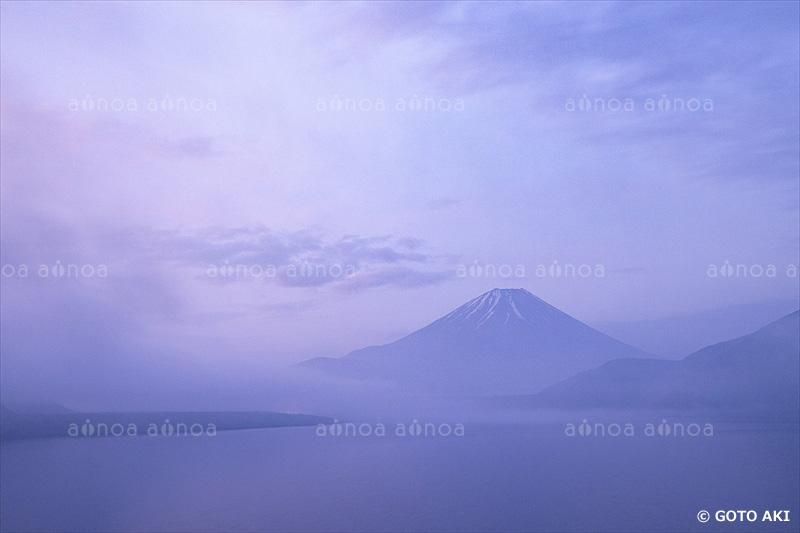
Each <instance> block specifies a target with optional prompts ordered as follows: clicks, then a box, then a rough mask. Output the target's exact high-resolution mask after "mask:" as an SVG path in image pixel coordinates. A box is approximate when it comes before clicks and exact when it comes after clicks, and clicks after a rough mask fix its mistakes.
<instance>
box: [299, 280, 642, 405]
mask: <svg viewBox="0 0 800 533" xmlns="http://www.w3.org/2000/svg"><path fill="white" fill-rule="evenodd" d="M619 357H650V355H649V354H647V353H644V352H642V351H640V350H637V349H636V348H633V347H631V346H628V345H627V344H623V343H621V342H619V341H617V340H615V339H612V338H611V337H609V336H607V335H604V334H603V333H600V332H599V331H597V330H595V329H593V328H591V327H589V326H587V325H586V324H584V323H583V322H580V321H579V320H576V319H574V318H572V317H571V316H569V315H567V314H566V313H563V312H561V311H559V310H558V309H556V308H555V307H553V306H552V305H550V304H548V303H547V302H545V301H543V300H541V299H540V298H537V297H536V296H534V295H533V294H531V293H530V292H528V291H526V290H525V289H493V290H491V291H489V292H487V293H485V294H482V295H481V296H478V297H477V298H475V299H473V300H470V301H469V302H467V303H466V304H464V305H462V306H461V307H459V308H457V309H455V310H454V311H452V312H450V313H448V314H447V315H445V316H443V317H442V318H440V319H439V320H436V321H435V322H433V323H431V324H429V325H427V326H425V327H424V328H422V329H420V330H418V331H415V332H414V333H411V334H410V335H407V336H405V337H403V338H402V339H399V340H397V341H395V342H393V343H390V344H386V345H383V346H369V347H367V348H362V349H361V350H356V351H354V352H351V353H350V354H348V355H346V356H345V357H342V358H340V359H331V358H326V357H319V358H316V359H311V360H309V361H306V362H304V363H301V364H300V366H301V367H303V368H306V369H311V370H314V371H317V372H322V373H324V374H326V375H333V376H338V377H341V378H346V379H354V380H379V381H385V382H389V383H391V384H392V385H394V386H397V387H399V388H403V389H410V390H416V391H424V392H436V393H463V394H498V393H506V394H524V393H532V392H536V391H538V390H540V389H541V388H543V387H545V386H548V385H551V384H553V383H556V382H557V381H560V380H562V379H566V378H568V377H570V376H572V375H574V374H576V373H578V372H581V371H583V370H588V369H590V368H594V367H596V366H599V365H601V364H603V363H605V362H607V361H610V360H611V359H616V358H619Z"/></svg>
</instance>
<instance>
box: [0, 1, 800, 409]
mask: <svg viewBox="0 0 800 533" xmlns="http://www.w3.org/2000/svg"><path fill="white" fill-rule="evenodd" d="M0 14H1V15H2V21H1V22H0V30H1V34H2V35H1V36H0V39H1V42H0V44H1V45H2V52H1V53H2V81H1V88H2V95H1V105H2V167H1V170H2V182H1V185H2V204H1V206H2V214H1V215H0V219H1V221H2V250H1V252H2V260H1V261H0V262H1V263H2V265H3V277H2V278H1V279H0V282H1V283H2V303H1V304H0V311H2V345H1V346H2V365H3V376H2V385H3V387H4V391H5V392H6V393H7V394H15V393H20V391H25V390H29V391H30V390H48V391H51V392H52V395H54V396H55V397H61V396H65V395H66V396H68V395H75V394H79V391H81V390H85V389H86V388H87V384H88V388H90V389H94V390H99V391H101V393H102V394H106V395H111V394H113V393H114V391H119V390H123V389H125V390H127V389H130V390H137V388H140V387H141V383H142V382H143V381H146V382H147V383H148V384H149V385H152V390H153V391H158V390H159V387H170V386H171V383H172V382H173V381H174V380H178V378H176V377H175V376H183V375H185V374H191V375H216V374H218V373H228V374H230V375H232V376H235V375H237V374H239V373H241V374H243V375H244V374H246V375H253V374H254V373H257V372H258V371H260V370H261V367H263V366H269V365H272V364H277V365H282V364H287V363H290V362H294V361H298V360H302V359H305V358H307V357H311V356H315V355H329V356H338V355H343V354H344V353H346V352H348V351H350V350H352V349H356V348H360V347H362V346H365V345H368V344H378V343H385V342H389V341H391V340H394V339H396V338H398V337H399V336H401V335H403V334H405V333H408V332H410V331H413V330H414V329H417V328H419V327H421V326H423V325H425V324H427V323H428V322H430V321H432V320H434V319H436V318H438V317H439V316H441V315H443V314H445V313H446V312H448V311H450V310H452V309H453V308H455V307H457V306H458V305H460V304H462V303H464V302H465V301H467V300H469V299H470V298H473V297H475V296H477V295H478V294H480V293H482V292H484V291H486V290H489V289H491V288H493V287H523V288H526V289H528V290H530V291H531V292H533V293H534V294H536V295H538V296H540V297H541V298H543V299H545V300H547V301H548V302H550V303H552V304H553V305H555V306H557V307H559V308H560V309H562V310H564V311H566V312H568V313H570V314H572V315H573V316H575V317H576V318H578V319H580V320H583V321H585V322H588V323H590V324H599V323H628V322H636V321H642V320H659V319H664V318H667V317H672V316H679V315H691V314H698V313H703V312H707V311H709V310H714V309H725V308H729V307H736V306H739V307H741V306H746V305H762V304H763V302H767V301H780V302H784V304H783V305H784V306H785V307H788V310H791V308H792V307H793V306H794V307H796V305H795V304H796V303H797V300H798V294H799V291H798V278H797V277H791V276H790V275H788V274H787V268H789V267H790V265H793V266H795V267H796V266H797V265H798V263H800V258H799V257H798V253H799V252H798V249H799V247H800V239H799V238H798V235H799V234H800V229H799V226H800V217H799V214H798V202H799V201H800V191H799V190H798V176H800V155H799V153H798V146H800V109H799V105H800V104H799V103H798V102H800V93H799V89H798V76H800V68H799V65H800V52H799V50H798V47H799V46H800V45H798V42H800V35H799V32H798V27H799V26H800V18H799V17H798V6H797V3H795V2H752V3H748V2H730V3H721V2H719V3H718V2H697V3H692V2H661V3H657V2H647V3H634V2H622V3H601V2H588V3H578V2H562V3H555V2H553V3H550V2H523V3H512V2H498V3H489V2H483V3H447V2H433V3H423V2H415V3H390V2H380V3H351V4H344V3H329V2H325V3H313V2H312V3H286V4H280V3H265V4H261V3H256V2H239V3H235V2H224V3H222V2H208V3H192V2H165V3H155V2H146V3H145V2H131V3H125V2H109V3H101V2H85V3H70V2H41V3H37V2H13V3H12V2H3V3H2V4H0ZM584 95H585V98H584ZM676 99H677V100H680V101H676ZM587 103H588V104H589V105H588V106H587ZM400 104H402V105H400ZM676 104H677V105H678V106H679V108H678V109H675V105H676ZM104 106H108V107H107V108H106V107H104ZM418 106H422V109H417V107H418ZM426 106H427V109H426ZM680 106H683V109H681V108H680ZM615 109H616V110H615ZM57 261H60V262H61V264H62V265H69V264H75V265H78V266H81V267H83V266H85V265H88V266H90V267H91V270H92V272H93V274H92V275H91V276H84V275H83V274H81V275H80V276H79V277H74V276H72V277H70V276H67V274H66V273H65V275H64V276H60V277H59V276H56V277H54V276H52V275H50V276H48V277H43V276H41V275H40V270H39V269H40V265H42V264H45V265H47V266H48V267H49V268H50V269H52V268H53V267H54V266H56V267H58V266H59V265H58V264H57V263H56V262H57ZM226 261H227V263H226ZM725 261H730V262H731V263H733V264H741V265H744V268H745V269H746V270H747V271H748V275H747V277H741V276H740V277H733V278H731V277H728V276H725V277H722V276H718V277H716V278H713V277H709V275H708V267H709V265H710V264H714V265H717V266H719V267H721V266H723V265H724V263H725ZM306 262H308V263H307V264H309V265H312V267H321V270H319V269H317V270H316V272H315V274H316V275H313V276H303V275H301V272H300V270H297V271H295V275H292V271H291V270H290V266H291V265H295V266H296V265H304V264H306ZM554 262H557V263H558V266H559V267H561V266H565V265H574V267H576V269H577V267H580V266H581V265H586V267H584V269H583V270H582V271H580V270H579V272H583V273H586V272H587V270H586V269H587V268H589V270H590V271H591V274H590V275H587V276H585V277H583V276H581V275H580V274H577V273H576V274H575V275H573V276H571V277H570V276H564V275H563V274H562V275H561V276H556V275H552V274H550V271H549V269H550V268H551V267H553V266H554ZM228 264H229V265H233V266H236V265H243V268H245V269H246V270H247V272H246V273H245V274H244V275H237V276H230V277H229V276H221V275H220V273H219V269H221V268H223V267H225V266H226V265H228ZM487 264H491V265H494V266H495V267H496V268H500V267H502V266H503V265H507V268H505V269H502V268H501V269H500V271H499V272H497V273H496V275H495V276H491V275H490V276H486V275H485V273H484V272H485V266H486V265H487ZM21 265H25V266H27V268H28V269H29V273H28V276H27V277H22V276H21V275H20V270H21V268H20V266H21ZM101 265H102V266H103V267H105V269H106V270H105V271H104V273H105V274H106V275H104V276H101V275H99V274H98V269H100V267H101ZM476 265H478V266H481V270H480V272H479V271H478V270H476ZM540 265H541V266H540ZM768 265H774V266H775V272H774V276H767V275H766V273H765V274H763V275H762V276H761V277H758V278H755V277H753V275H752V274H753V273H754V272H755V273H758V272H759V268H767V266H768ZM212 266H213V267H214V268H210V267H212ZM270 266H272V267H274V270H271V269H270ZM520 266H521V267H522V270H520ZM469 267H472V270H468V268H469ZM537 267H538V268H539V270H538V272H537ZM598 267H599V268H598ZM756 267H758V268H756ZM339 269H341V270H339ZM542 271H544V275H541V274H542ZM57 272H58V271H57ZM84 272H89V269H88V268H86V269H84ZM553 272H554V273H558V270H555V269H554V270H553ZM337 273H339V274H338V275H337ZM479 273H480V275H476V274H479ZM502 273H506V274H510V275H508V276H502V275H501V274H502ZM537 273H538V274H540V275H537ZM214 274H217V275H216V276H214ZM239 274H241V271H240V273H239ZM321 274H325V275H324V276H323V275H321ZM600 274H602V275H600ZM786 302H788V303H786ZM792 302H794V303H792ZM788 310H787V312H788ZM772 318H774V317H769V319H770V320H771V319H772ZM744 333H747V332H742V334H744ZM84 378H85V379H84ZM76 391H78V392H76ZM101 393H98V394H100V395H102V394H101Z"/></svg>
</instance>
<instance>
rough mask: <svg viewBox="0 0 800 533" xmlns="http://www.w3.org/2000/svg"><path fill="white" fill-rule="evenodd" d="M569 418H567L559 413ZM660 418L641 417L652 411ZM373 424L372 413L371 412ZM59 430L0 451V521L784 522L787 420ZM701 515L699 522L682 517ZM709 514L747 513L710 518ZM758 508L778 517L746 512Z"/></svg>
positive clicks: (789, 472)
mask: <svg viewBox="0 0 800 533" xmlns="http://www.w3.org/2000/svg"><path fill="white" fill-rule="evenodd" d="M569 421H570V422H574V423H580V420H569ZM659 421H660V420H656V422H659ZM370 423H371V425H372V426H373V427H377V426H376V422H374V421H371V422H370ZM386 427H387V434H386V436H384V437H376V436H374V435H372V436H369V437H362V436H355V437H353V436H347V437H345V436H330V435H327V436H324V437H320V436H318V435H317V434H316V428H313V427H300V428H297V427H295V428H279V429H259V430H243V431H228V432H219V433H218V434H217V435H216V436H213V437H211V436H203V437H191V436H188V437H147V436H139V437H119V438H111V437H109V438H102V439H98V438H83V437H77V438H61V439H42V440H30V441H16V442H10V443H5V444H3V445H2V447H0V466H2V468H1V469H0V489H2V493H1V494H0V511H1V512H2V514H1V515H0V516H1V517H2V518H1V520H2V522H1V524H0V525H1V526H2V530H3V531H52V530H70V531H77V530H81V531H97V530H103V531H109V530H110V531H116V530H129V531H132V530H135V531H143V530H154V531H155V530H158V531H163V530H190V531H206V530H241V531H248V530H257V531H263V530H267V531H269V530H275V531H308V530H325V531H352V530H357V531H367V530H368V531H412V530H421V531H520V530H525V531H537V530H541V531H586V530H591V531H721V530H726V531H731V530H733V531H737V530H741V531H754V530H764V531H797V530H798V524H800V509H798V507H799V506H800V505H799V503H798V499H800V490H799V488H798V484H799V483H800V481H799V480H800V464H798V463H799V462H800V459H799V458H798V455H799V453H798V452H799V450H800V432H799V431H798V426H797V424H796V423H794V424H788V425H787V424H771V425H766V424H747V425H743V424H734V423H722V422H718V423H715V424H714V435H713V437H705V436H702V435H701V436H698V437H689V436H684V437H675V436H669V437H666V436H659V435H657V434H656V436H652V437H648V436H645V434H644V424H643V423H636V424H634V431H635V434H634V436H633V437H624V436H618V437H610V436H605V437H601V436H589V437H586V436H583V437H582V436H580V435H576V436H575V437H569V436H566V435H565V424H564V423H553V422H549V423H541V422H539V423H536V422H513V421H509V422H506V423H485V422H484V423H473V424H464V436H463V437H456V436H452V435H451V436H449V437H443V436H441V435H437V436H427V437H425V436H408V435H407V436H405V437H398V436H395V435H394V430H395V426H394V425H393V424H387V425H386ZM703 509H705V510H708V511H710V512H711V514H712V518H711V521H710V522H708V523H700V522H698V520H697V513H698V512H699V511H700V510H703ZM718 509H724V510H728V509H733V510H738V509H743V510H749V509H752V510H755V511H757V512H758V514H759V516H758V521H757V522H754V523H750V522H745V523H735V524H731V523H725V524H720V523H717V522H716V521H715V519H714V517H713V515H714V513H715V512H716V511H717V510H718ZM767 509H770V510H771V509H775V510H779V509H788V510H790V514H789V518H790V519H791V522H789V523H776V524H773V523H770V522H763V523H762V522H761V518H762V514H763V512H764V511H765V510H767Z"/></svg>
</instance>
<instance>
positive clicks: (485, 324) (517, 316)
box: [431, 289, 570, 330]
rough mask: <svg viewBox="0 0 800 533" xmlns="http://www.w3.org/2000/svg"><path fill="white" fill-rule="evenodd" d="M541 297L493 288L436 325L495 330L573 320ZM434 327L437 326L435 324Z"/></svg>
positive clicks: (446, 316)
mask: <svg viewBox="0 0 800 533" xmlns="http://www.w3.org/2000/svg"><path fill="white" fill-rule="evenodd" d="M569 318H570V317H569V315H567V314H565V313H562V312H561V311H559V310H558V309H556V308H555V307H553V306H552V305H550V304H549V303H547V302H545V301H544V300H542V299H541V298H538V297H537V296H534V295H533V294H531V293H530V292H528V291H527V290H525V289H492V290H491V291H489V292H486V293H484V294H481V295H480V296H478V297H477V298H475V299H473V300H470V301H469V302H467V303H465V304H464V305H462V306H461V307H459V308H458V309H456V310H455V311H453V312H451V313H449V314H447V315H445V316H444V317H442V318H441V319H439V320H437V321H436V322H434V324H440V326H442V327H447V326H452V325H458V326H459V327H463V328H472V329H476V330H478V329H484V330H488V329H492V328H503V327H515V326H520V325H523V326H525V325H531V324H534V323H536V322H547V323H550V324H551V325H552V324H554V323H555V322H558V321H563V320H565V319H569ZM431 325H433V324H431Z"/></svg>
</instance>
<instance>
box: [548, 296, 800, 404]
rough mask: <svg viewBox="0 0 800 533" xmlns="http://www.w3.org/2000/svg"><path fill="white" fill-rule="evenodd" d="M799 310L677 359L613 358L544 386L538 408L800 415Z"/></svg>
mask: <svg viewBox="0 0 800 533" xmlns="http://www.w3.org/2000/svg"><path fill="white" fill-rule="evenodd" d="M798 398H800V311H796V312H794V313H791V314H789V315H786V316H785V317H783V318H781V319H780V320H777V321H775V322H773V323H771V324H769V325H767V326H765V327H763V328H761V329H759V330H758V331H756V332H755V333H752V334H750V335H745V336H744V337H739V338H737V339H734V340H730V341H727V342H722V343H719V344H714V345H712V346H708V347H706V348H703V349H702V350H699V351H697V352H695V353H693V354H691V355H689V356H688V357H686V358H685V359H683V360H680V361H663V360H652V359H651V360H646V359H617V360H614V361H610V362H608V363H605V364H604V365H602V366H600V367H599V368H596V369H593V370H589V371H587V372H582V373H581V374H578V375H576V376H574V377H572V378H570V379H568V380H566V381H563V382H561V383H558V384H556V385H553V386H551V387H548V388H546V389H545V390H543V391H542V392H541V393H539V394H537V395H535V396H533V397H532V401H533V403H534V404H535V405H538V406H547V407H562V408H581V409H584V408H593V407H597V408H622V409H634V408H667V409H691V408H704V409H716V410H723V411H769V412H773V413H781V414H784V413H796V412H798V411H800V404H798V402H800V400H799V399H798Z"/></svg>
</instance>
